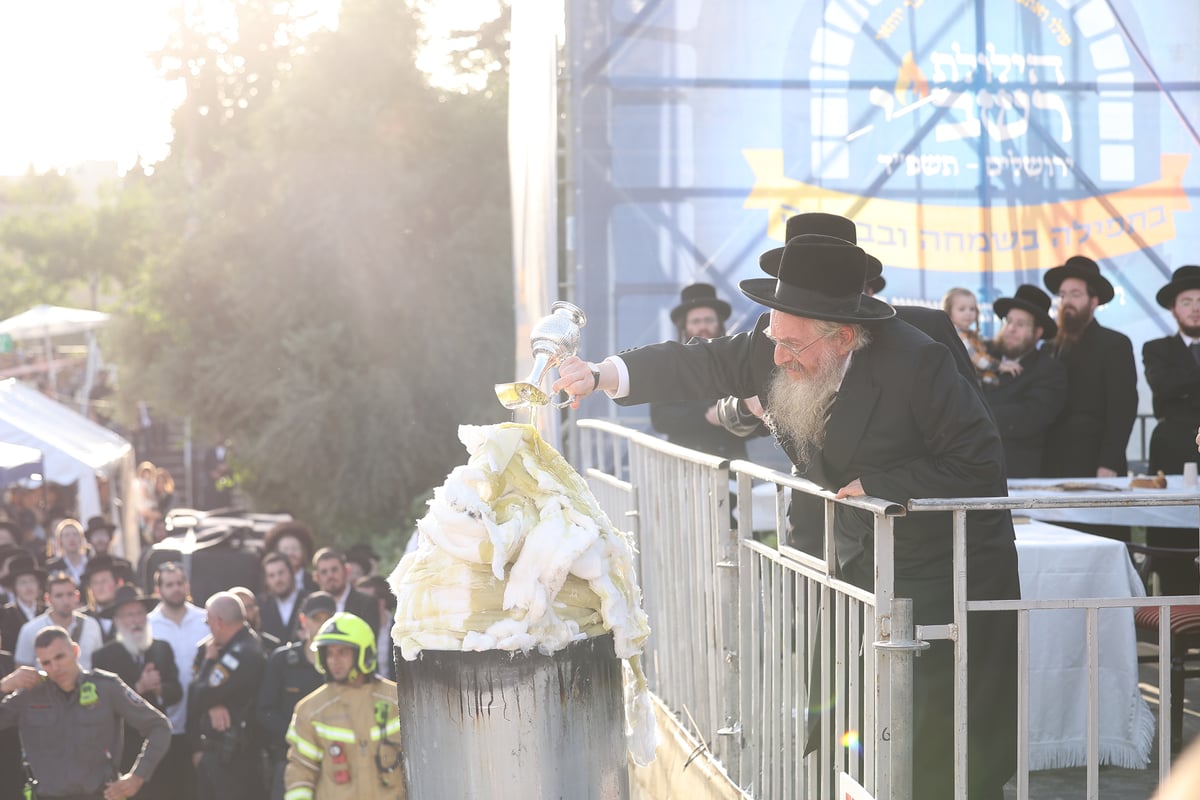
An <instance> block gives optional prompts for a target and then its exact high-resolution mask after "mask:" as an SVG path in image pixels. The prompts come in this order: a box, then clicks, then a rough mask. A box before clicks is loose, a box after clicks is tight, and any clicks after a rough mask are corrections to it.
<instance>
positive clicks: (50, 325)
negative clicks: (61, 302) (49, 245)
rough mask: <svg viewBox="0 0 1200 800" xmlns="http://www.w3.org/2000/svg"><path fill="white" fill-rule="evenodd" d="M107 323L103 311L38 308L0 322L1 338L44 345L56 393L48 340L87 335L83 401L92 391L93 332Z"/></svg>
mask: <svg viewBox="0 0 1200 800" xmlns="http://www.w3.org/2000/svg"><path fill="white" fill-rule="evenodd" d="M108 320H109V315H108V314H105V313H104V312H103V311H90V310H88V309H86V308H64V307H62V306H49V305H40V306H34V307H33V308H31V309H29V310H28V311H23V312H21V313H20V314H17V315H16V316H15V317H9V318H8V319H6V320H4V321H2V322H0V334H8V335H9V336H11V337H12V339H13V341H14V342H27V341H33V340H37V341H41V342H42V343H43V345H44V347H45V348H46V362H47V366H48V367H49V369H50V385H51V386H53V387H54V388H55V391H57V389H58V376H57V370H56V369H55V366H54V351H53V349H52V348H51V346H50V340H51V339H54V338H56V337H59V336H76V335H78V334H87V337H88V374H87V378H86V381H85V384H86V385H85V386H84V397H85V398H86V397H87V392H89V391H90V390H91V388H92V378H93V377H94V376H95V362H96V358H95V350H96V342H95V336H94V335H93V333H92V332H93V331H95V330H96V328H99V327H102V326H103V325H105V324H107V322H108ZM85 403H86V401H85ZM85 410H86V406H85Z"/></svg>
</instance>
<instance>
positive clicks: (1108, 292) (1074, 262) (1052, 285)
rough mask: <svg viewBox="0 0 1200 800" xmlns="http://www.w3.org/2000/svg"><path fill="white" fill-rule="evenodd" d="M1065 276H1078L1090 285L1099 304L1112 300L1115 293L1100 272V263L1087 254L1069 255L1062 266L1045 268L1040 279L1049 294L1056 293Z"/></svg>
mask: <svg viewBox="0 0 1200 800" xmlns="http://www.w3.org/2000/svg"><path fill="white" fill-rule="evenodd" d="M1067 278H1079V279H1080V280H1081V281H1083V282H1084V283H1086V284H1087V285H1088V286H1089V287H1091V290H1092V294H1094V295H1096V297H1097V298H1099V300H1100V305H1104V304H1105V303H1107V302H1108V301H1109V300H1112V299H1113V295H1114V294H1116V292H1114V291H1113V285H1112V284H1111V283H1109V282H1108V279H1107V278H1105V277H1104V276H1103V275H1101V274H1100V265H1099V264H1097V263H1096V262H1095V261H1092V260H1091V259H1090V258H1088V257H1087V256H1071V257H1070V258H1068V259H1067V262H1066V263H1065V264H1063V265H1062V266H1060V267H1054V268H1053V269H1050V270H1047V271H1046V276H1045V277H1044V278H1043V279H1042V280H1043V282H1044V283H1045V284H1046V288H1047V289H1049V290H1050V293H1051V294H1058V287H1060V286H1062V282H1063V281H1064V280H1066V279H1067Z"/></svg>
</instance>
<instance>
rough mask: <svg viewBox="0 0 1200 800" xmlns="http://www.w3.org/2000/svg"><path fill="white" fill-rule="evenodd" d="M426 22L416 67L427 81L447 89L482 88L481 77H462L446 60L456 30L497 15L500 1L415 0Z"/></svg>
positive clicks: (467, 29)
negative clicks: (426, 75) (425, 75)
mask: <svg viewBox="0 0 1200 800" xmlns="http://www.w3.org/2000/svg"><path fill="white" fill-rule="evenodd" d="M417 7H418V8H419V9H420V10H421V13H422V14H423V16H424V22H425V43H424V46H423V47H422V48H421V52H420V54H418V56H417V67H418V68H420V69H421V70H422V71H423V72H425V73H427V74H428V75H429V80H430V83H432V84H433V85H434V86H440V87H443V88H447V89H458V90H461V89H463V88H476V89H477V88H481V85H482V83H483V80H482V78H477V79H474V80H472V79H469V78H468V79H466V80H463V79H461V78H459V77H458V76H457V75H456V74H455V65H453V64H451V63H449V61H450V58H451V57H452V56H451V54H452V53H453V50H454V45H455V43H456V42H455V39H454V36H453V34H454V32H455V31H470V30H474V29H476V28H478V27H479V26H480V25H481V24H482V23H484V22H487V21H489V20H493V19H495V18H496V17H498V16H499V15H500V0H418V3H417Z"/></svg>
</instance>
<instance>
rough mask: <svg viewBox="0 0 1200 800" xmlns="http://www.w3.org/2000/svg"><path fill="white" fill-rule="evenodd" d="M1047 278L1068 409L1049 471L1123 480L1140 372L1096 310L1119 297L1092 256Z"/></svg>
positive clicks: (1055, 433) (1054, 434)
mask: <svg viewBox="0 0 1200 800" xmlns="http://www.w3.org/2000/svg"><path fill="white" fill-rule="evenodd" d="M1043 280H1044V281H1045V284H1046V288H1047V289H1049V290H1050V292H1051V294H1057V295H1058V335H1057V336H1056V337H1055V339H1054V344H1053V347H1052V348H1051V353H1052V354H1053V355H1054V357H1055V358H1057V359H1059V360H1060V361H1062V362H1063V364H1064V365H1066V368H1067V404H1066V407H1065V408H1064V409H1063V411H1062V413H1061V414H1060V415H1059V416H1058V419H1057V420H1055V423H1054V425H1053V426H1051V428H1050V433H1049V438H1048V439H1047V440H1046V454H1045V460H1044V462H1043V472H1044V474H1045V475H1047V476H1050V477H1073V478H1083V477H1098V478H1113V477H1116V476H1118V475H1124V474H1125V473H1126V471H1127V470H1128V465H1127V463H1126V461H1125V447H1126V445H1128V444H1129V434H1130V432H1132V431H1133V423H1134V420H1135V419H1137V404H1138V398H1137V369H1136V367H1135V366H1134V361H1133V345H1132V344H1131V343H1130V341H1129V337H1127V336H1125V335H1124V334H1122V333H1118V332H1117V331H1114V330H1109V329H1108V328H1105V327H1104V326H1103V325H1101V324H1100V323H1099V322H1097V321H1096V318H1095V313H1096V309H1097V308H1098V307H1099V306H1102V305H1104V304H1105V303H1107V302H1108V301H1110V300H1112V299H1113V294H1114V292H1113V287H1112V284H1111V283H1109V282H1108V281H1107V280H1106V279H1105V278H1104V276H1102V275H1101V274H1100V266H1099V265H1098V264H1097V263H1096V262H1095V261H1093V260H1092V259H1090V258H1087V257H1086V256H1072V257H1071V258H1068V259H1067V261H1066V263H1065V264H1063V265H1062V266H1060V267H1055V268H1054V269H1051V270H1048V271H1047V272H1046V275H1045V278H1044V279H1043ZM1104 527H1110V528H1111V527H1112V526H1104ZM1098 532H1103V531H1098ZM1109 533H1110V534H1111V535H1115V536H1117V537H1118V538H1125V539H1126V540H1128V538H1127V537H1128V529H1125V533H1124V535H1122V533H1121V532H1120V531H1110V532H1109Z"/></svg>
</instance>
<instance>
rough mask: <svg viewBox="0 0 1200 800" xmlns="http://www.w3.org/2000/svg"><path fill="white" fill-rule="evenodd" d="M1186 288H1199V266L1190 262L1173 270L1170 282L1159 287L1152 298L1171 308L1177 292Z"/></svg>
mask: <svg viewBox="0 0 1200 800" xmlns="http://www.w3.org/2000/svg"><path fill="white" fill-rule="evenodd" d="M1188 289H1200V267H1196V266H1192V265H1191V264H1189V265H1188V266H1186V267H1180V268H1179V269H1177V270H1175V272H1174V273H1173V274H1172V275H1171V281H1170V283H1168V284H1167V285H1166V286H1164V287H1162V288H1161V289H1159V290H1158V294H1156V295H1154V299H1155V300H1157V301H1158V304H1159V305H1160V306H1162V307H1163V308H1172V307H1174V305H1175V298H1176V297H1178V296H1179V293H1180V292H1186V291H1187V290H1188Z"/></svg>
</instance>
